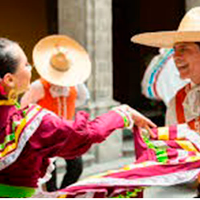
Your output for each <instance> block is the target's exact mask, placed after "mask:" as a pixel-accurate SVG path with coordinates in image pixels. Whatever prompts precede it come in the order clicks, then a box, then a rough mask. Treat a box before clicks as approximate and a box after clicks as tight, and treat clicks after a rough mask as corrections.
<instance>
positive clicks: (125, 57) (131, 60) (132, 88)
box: [112, 0, 185, 125]
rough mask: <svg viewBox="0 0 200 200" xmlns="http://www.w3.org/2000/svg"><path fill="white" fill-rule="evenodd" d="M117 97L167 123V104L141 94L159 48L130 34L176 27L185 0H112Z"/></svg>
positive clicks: (161, 122)
mask: <svg viewBox="0 0 200 200" xmlns="http://www.w3.org/2000/svg"><path fill="white" fill-rule="evenodd" d="M112 4H113V80H114V81H113V87H114V99H115V100H117V101H119V102H121V103H127V104H129V105H131V106H133V107H135V108H136V109H138V110H140V111H141V112H143V113H144V114H146V115H147V116H148V117H150V118H152V120H153V121H155V122H156V123H157V124H158V125H163V123H164V113H165V106H164V104H162V102H154V101H151V100H148V99H146V98H145V97H144V96H142V95H141V86H140V83H141V79H142V76H143V74H144V71H145V68H146V66H147V65H148V63H149V61H150V60H151V58H152V57H153V56H154V55H156V54H157V53H158V49H157V48H151V47H146V46H142V45H136V44H133V43H132V42H130V38H131V37H132V36H133V35H135V34H137V33H141V32H150V31H163V30H175V29H177V27H178V25H179V22H180V20H181V19H182V17H183V15H184V13H185V2H184V0H176V1H174V0H168V1H160V0H153V1H146V0H134V1H133V0H113V2H112Z"/></svg>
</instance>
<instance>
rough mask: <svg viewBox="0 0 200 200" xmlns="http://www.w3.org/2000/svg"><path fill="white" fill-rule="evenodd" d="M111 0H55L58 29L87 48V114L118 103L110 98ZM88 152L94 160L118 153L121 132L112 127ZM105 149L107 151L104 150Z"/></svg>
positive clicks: (100, 111) (108, 158)
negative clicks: (88, 56)
mask: <svg viewBox="0 0 200 200" xmlns="http://www.w3.org/2000/svg"><path fill="white" fill-rule="evenodd" d="M111 6H112V0H59V1H58V13H59V15H58V16H59V33H60V34H66V35H69V36H71V37H72V38H74V39H75V40H77V41H78V42H79V43H80V44H82V45H83V46H84V47H85V48H86V50H87V51H88V53H89V55H90V58H91V62H92V74H91V76H90V78H89V80H88V81H87V86H88V88H89V91H90V94H91V101H90V104H89V107H88V108H89V111H90V114H91V117H93V118H94V117H96V116H98V115H99V114H102V113H104V112H107V111H108V110H109V109H110V107H112V106H114V105H117V104H118V103H117V102H115V101H114V100H113V98H112V97H113V78H112V77H113V73H112V72H113V69H112V67H113V66H112V37H111V36H112V7H111ZM91 152H92V153H93V154H94V155H95V157H96V161H97V162H104V161H110V160H112V159H116V158H118V157H120V156H121V152H122V132H121V131H116V132H115V133H114V134H112V135H111V136H110V137H109V139H108V140H107V141H106V142H104V143H103V144H100V145H97V146H95V147H93V149H92V150H91ZM108 152H109V153H108Z"/></svg>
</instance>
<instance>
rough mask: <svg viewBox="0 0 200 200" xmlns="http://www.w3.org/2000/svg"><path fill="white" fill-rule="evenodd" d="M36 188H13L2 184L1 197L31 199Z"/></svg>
mask: <svg viewBox="0 0 200 200" xmlns="http://www.w3.org/2000/svg"><path fill="white" fill-rule="evenodd" d="M35 190H36V189H35V188H31V187H23V186H11V185H4V184H0V197H11V198H24V197H31V196H32V195H33V194H34V193H35Z"/></svg>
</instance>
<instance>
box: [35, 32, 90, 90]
mask: <svg viewBox="0 0 200 200" xmlns="http://www.w3.org/2000/svg"><path fill="white" fill-rule="evenodd" d="M33 62H34V65H35V68H36V70H37V72H38V73H39V75H40V76H41V77H42V78H44V79H46V80H47V81H48V82H50V83H52V84H55V85H59V86H75V85H77V84H79V83H83V82H84V81H85V80H86V79H87V78H88V77H89V75H90V72H91V62H90V59H89V56H88V53H87V52H86V50H85V49H84V48H83V47H82V46H81V45H80V44H79V43H77V42H76V41H75V40H73V39H71V38H70V37H67V36H64V35H51V36H47V37H45V38H43V39H41V40H40V41H39V42H38V43H37V44H36V45H35V47H34V49H33Z"/></svg>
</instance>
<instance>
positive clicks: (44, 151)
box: [0, 106, 124, 187]
mask: <svg viewBox="0 0 200 200" xmlns="http://www.w3.org/2000/svg"><path fill="white" fill-rule="evenodd" d="M0 113H1V114H3V115H4V118H2V117H0V124H4V127H3V128H2V129H1V132H0V139H1V136H3V135H4V134H5V132H7V131H10V129H9V127H10V125H11V124H10V122H11V121H12V118H13V117H16V116H18V117H21V118H22V111H20V110H16V109H15V107H14V106H0ZM88 117H89V115H88V114H87V113H86V112H83V111H80V112H78V113H77V115H76V118H75V122H70V121H66V120H64V119H61V118H58V117H57V116H53V115H50V114H47V115H45V116H44V117H43V120H42V122H41V124H40V126H39V127H38V129H37V130H36V132H35V133H34V134H33V135H32V137H31V138H30V140H29V141H28V143H27V144H26V146H25V147H24V149H23V151H22V153H21V155H20V156H19V158H18V159H17V160H16V161H15V163H13V164H12V165H10V166H8V167H7V168H6V169H4V170H2V171H0V183H2V184H7V185H14V186H28V187H37V181H38V178H40V177H43V176H44V174H45V172H46V168H47V166H48V164H49V161H48V159H49V158H50V157H54V156H60V157H64V158H66V159H73V158H75V157H76V156H80V155H81V154H83V153H85V152H86V151H87V150H88V149H89V148H90V146H91V145H92V144H93V143H99V142H102V141H103V140H104V139H105V138H106V137H107V136H108V135H109V134H110V133H111V132H112V131H113V130H115V129H116V128H121V127H123V124H124V122H123V119H122V118H121V116H119V115H118V114H117V113H115V112H114V111H110V112H108V113H106V114H104V115H102V116H100V117H98V118H96V119H95V120H93V121H89V120H88ZM113 119H115V120H113Z"/></svg>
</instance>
